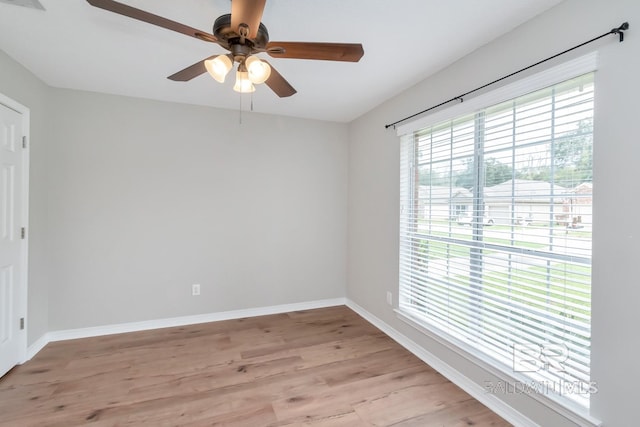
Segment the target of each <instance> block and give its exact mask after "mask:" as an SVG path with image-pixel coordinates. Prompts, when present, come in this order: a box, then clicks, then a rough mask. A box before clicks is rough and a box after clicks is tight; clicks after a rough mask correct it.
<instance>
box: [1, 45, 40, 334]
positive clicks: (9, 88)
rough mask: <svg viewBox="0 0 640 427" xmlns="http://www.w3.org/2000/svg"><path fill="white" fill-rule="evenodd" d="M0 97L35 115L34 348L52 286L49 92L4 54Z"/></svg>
mask: <svg viewBox="0 0 640 427" xmlns="http://www.w3.org/2000/svg"><path fill="white" fill-rule="evenodd" d="M0 93H2V94H3V95H6V96H8V97H9V98H11V99H13V100H14V101H17V102H19V103H21V104H22V105H24V106H26V107H28V108H29V109H30V113H31V129H30V134H31V141H30V143H29V145H30V154H31V156H30V161H31V165H30V170H29V172H30V177H29V180H30V189H29V205H30V216H29V225H28V233H29V295H28V307H27V310H28V313H27V326H28V328H27V333H28V336H27V341H28V343H29V344H32V343H33V342H34V341H35V340H37V339H38V338H40V337H41V336H42V335H43V334H45V333H46V332H47V331H48V330H49V327H48V315H49V314H48V313H49V308H48V307H49V288H48V286H49V282H48V274H47V267H48V265H49V258H48V256H47V240H46V230H47V227H46V222H47V206H46V194H47V191H48V189H47V185H46V183H47V180H46V170H47V167H46V146H47V144H48V142H49V135H48V128H47V124H48V114H47V112H48V109H47V100H48V95H49V88H48V87H47V86H46V85H44V84H43V83H42V82H41V81H40V80H38V79H37V78H35V77H34V76H33V74H31V73H30V72H29V71H27V70H26V69H25V68H23V67H22V66H21V65H19V64H18V63H17V62H15V61H14V60H13V59H11V58H10V57H9V56H7V55H6V54H5V53H4V52H3V51H2V50H0Z"/></svg>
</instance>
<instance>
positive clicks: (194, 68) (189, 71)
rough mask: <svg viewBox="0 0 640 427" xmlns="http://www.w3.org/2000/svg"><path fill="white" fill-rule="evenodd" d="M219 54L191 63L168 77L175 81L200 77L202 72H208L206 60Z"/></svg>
mask: <svg viewBox="0 0 640 427" xmlns="http://www.w3.org/2000/svg"><path fill="white" fill-rule="evenodd" d="M216 56H218V55H213V56H210V57H208V58H205V59H203V60H202V61H198V62H196V63H195V64H193V65H189V66H188V67H187V68H185V69H184V70H180V71H178V72H177V73H175V74H172V75H170V76H169V77H167V78H168V79H169V80H173V81H174V82H188V81H189V80H191V79H194V78H196V77H198V76H199V75H201V74H204V73H206V72H207V68H206V67H205V66H204V61H206V60H208V59H213V58H215V57H216Z"/></svg>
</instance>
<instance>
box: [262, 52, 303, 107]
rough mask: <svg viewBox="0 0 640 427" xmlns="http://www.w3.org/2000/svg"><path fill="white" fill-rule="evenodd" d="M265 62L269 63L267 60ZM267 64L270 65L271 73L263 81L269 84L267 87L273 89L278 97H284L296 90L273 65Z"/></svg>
mask: <svg viewBox="0 0 640 427" xmlns="http://www.w3.org/2000/svg"><path fill="white" fill-rule="evenodd" d="M263 61H264V60H263ZM264 62H267V61H264ZM267 64H269V63H268V62H267ZM269 66H270V67H271V75H270V76H269V78H268V79H267V81H266V82H264V83H265V84H266V85H267V86H269V88H270V89H271V90H272V91H274V92H275V94H276V95H278V96H279V97H280V98H286V97H288V96H291V95H294V94H295V93H297V92H298V91H297V90H295V89H294V88H293V86H291V85H290V84H289V82H288V81H287V80H286V79H285V78H284V77H282V74H280V73H279V72H278V71H277V70H276V69H275V68H273V65H271V64H269Z"/></svg>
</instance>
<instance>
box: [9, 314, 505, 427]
mask: <svg viewBox="0 0 640 427" xmlns="http://www.w3.org/2000/svg"><path fill="white" fill-rule="evenodd" d="M80 425H91V426H210V425H214V426H215V425H220V426H237V427H245V426H246V427H284V426H289V427H292V426H298V427H303V426H304V427H308V426H315V427H341V426H349V427H351V426H355V427H358V426H392V425H398V426H400V425H402V426H431V425H434V426H436V425H437V426H462V425H476V426H484V425H486V426H505V425H508V424H507V423H506V422H505V421H504V420H502V419H501V418H500V417H498V416H497V415H496V414H494V413H493V412H491V411H490V410H489V409H487V408H486V407H485V406H483V405H482V404H480V403H479V402H478V401H476V400H475V399H473V398H471V396H469V395H468V394H466V393H465V392H464V391H462V390H461V389H459V388H458V387H456V386H455V385H453V384H452V383H451V382H449V381H448V380H447V379H446V378H444V377H443V376H442V375H440V374H439V373H437V372H436V371H434V370H433V369H432V368H431V367H429V366H427V365H425V364H424V363H423V362H422V361H420V360H419V359H418V358H416V357H415V356H413V355H412V354H411V353H409V352H408V351H406V350H405V349H404V348H402V347H401V346H399V345H398V344H397V343H396V342H394V341H393V340H392V339H391V338H389V337H388V336H386V335H385V334H383V333H382V332H381V331H379V330H378V329H376V328H375V327H373V326H372V325H371V324H369V323H368V322H366V321H365V320H364V319H362V318H361V317H360V316H358V315H357V314H356V313H355V312H353V311H352V310H350V309H348V308H346V307H344V306H341V307H330V308H326V309H318V310H304V311H296V312H291V313H284V314H275V315H269V316H260V317H254V318H245V319H235V320H229V321H221V322H212V323H206V324H199V325H191V326H182V327H175V328H166V329H158V330H149V331H142V332H135V333H128V334H117V335H110V336H104V337H95V338H87V339H80V340H70V341H61V342H55V343H50V344H48V345H47V346H46V347H45V348H44V349H43V350H42V351H41V352H40V353H38V355H37V356H36V357H34V358H33V360H31V361H29V362H27V363H26V364H25V365H23V366H18V367H16V368H14V369H13V370H12V371H10V373H9V374H7V375H6V376H5V377H3V378H1V379H0V426H2V427H5V426H7V427H8V426H11V427H14V426H25V427H30V426H34V427H35V426H38V427H42V426H52V427H58V426H60V427H63V426H64V427H70V426H80Z"/></svg>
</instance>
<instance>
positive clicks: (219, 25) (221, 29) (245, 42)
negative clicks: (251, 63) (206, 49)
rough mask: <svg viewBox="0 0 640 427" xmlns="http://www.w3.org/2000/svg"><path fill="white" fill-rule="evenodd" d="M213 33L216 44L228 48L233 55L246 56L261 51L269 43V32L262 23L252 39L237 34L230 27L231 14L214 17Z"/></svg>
mask: <svg viewBox="0 0 640 427" xmlns="http://www.w3.org/2000/svg"><path fill="white" fill-rule="evenodd" d="M213 34H214V35H215V36H216V38H217V39H218V44H220V45H221V46H222V47H224V48H226V49H228V50H230V51H231V53H232V54H233V56H234V57H236V56H243V57H246V56H248V55H251V54H253V53H257V52H262V51H264V49H265V48H266V46H267V43H269V32H268V31H267V27H265V26H264V25H263V24H262V23H260V27H259V28H258V34H257V35H256V37H255V38H254V39H249V38H244V37H242V36H241V35H240V34H238V33H237V32H236V31H235V30H234V29H232V28H231V14H226V15H222V16H220V17H219V18H218V19H216V21H215V22H214V24H213Z"/></svg>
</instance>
